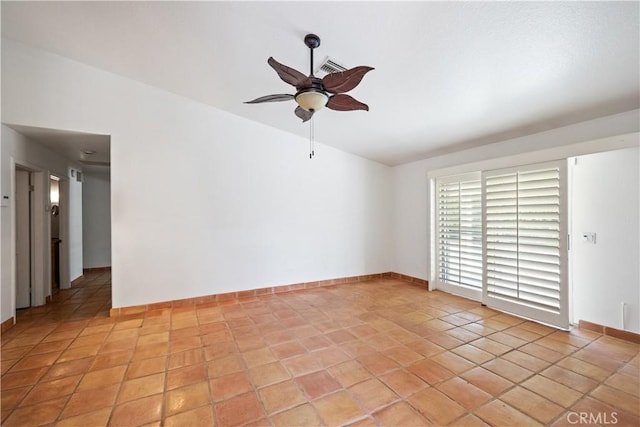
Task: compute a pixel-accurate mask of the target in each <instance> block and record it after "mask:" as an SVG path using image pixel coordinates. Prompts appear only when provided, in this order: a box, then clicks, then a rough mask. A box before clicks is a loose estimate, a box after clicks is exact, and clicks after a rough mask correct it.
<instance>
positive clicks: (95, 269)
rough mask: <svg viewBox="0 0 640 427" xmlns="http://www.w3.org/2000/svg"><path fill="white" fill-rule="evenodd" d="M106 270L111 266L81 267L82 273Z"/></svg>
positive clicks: (109, 269)
mask: <svg viewBox="0 0 640 427" xmlns="http://www.w3.org/2000/svg"><path fill="white" fill-rule="evenodd" d="M107 271H111V266H107V267H89V268H83V269H82V273H83V274H88V273H105V272H107Z"/></svg>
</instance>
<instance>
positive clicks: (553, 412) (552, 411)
mask: <svg viewBox="0 0 640 427" xmlns="http://www.w3.org/2000/svg"><path fill="white" fill-rule="evenodd" d="M500 400H502V401H504V402H506V403H508V404H510V405H511V406H513V407H514V408H516V409H518V410H519V411H521V412H523V413H524V414H526V415H529V416H530V417H531V418H535V419H536V420H538V421H540V422H541V423H544V424H548V423H549V422H551V421H552V420H553V419H555V418H556V417H557V416H558V415H560V414H561V413H562V412H563V411H564V408H563V407H562V406H559V405H556V404H555V403H553V402H551V401H550V400H547V399H545V398H544V397H542V396H539V395H537V394H535V393H533V392H531V391H529V390H527V389H524V388H522V387H514V388H512V389H511V390H509V391H507V392H506V393H504V394H503V395H502V396H500Z"/></svg>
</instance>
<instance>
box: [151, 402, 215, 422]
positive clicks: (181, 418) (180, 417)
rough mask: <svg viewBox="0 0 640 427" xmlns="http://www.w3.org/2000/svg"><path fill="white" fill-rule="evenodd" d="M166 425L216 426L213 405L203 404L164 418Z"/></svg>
mask: <svg viewBox="0 0 640 427" xmlns="http://www.w3.org/2000/svg"><path fill="white" fill-rule="evenodd" d="M163 425H164V426H165V427H200V426H214V425H215V421H214V418H213V410H212V408H211V406H209V405H206V406H201V407H199V408H196V409H192V410H190V411H185V412H182V413H180V414H177V415H173V416H170V417H167V418H165V419H164V423H163Z"/></svg>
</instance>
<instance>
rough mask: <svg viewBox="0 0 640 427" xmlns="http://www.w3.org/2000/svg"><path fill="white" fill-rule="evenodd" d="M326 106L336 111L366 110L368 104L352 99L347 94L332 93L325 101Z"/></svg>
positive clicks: (367, 109)
mask: <svg viewBox="0 0 640 427" xmlns="http://www.w3.org/2000/svg"><path fill="white" fill-rule="evenodd" d="M327 108H330V109H332V110H336V111H351V110H366V111H369V106H368V105H367V104H363V103H362V102H360V101H358V100H356V99H354V98H353V97H351V96H349V95H344V94H338V95H333V96H332V97H331V98H329V102H327Z"/></svg>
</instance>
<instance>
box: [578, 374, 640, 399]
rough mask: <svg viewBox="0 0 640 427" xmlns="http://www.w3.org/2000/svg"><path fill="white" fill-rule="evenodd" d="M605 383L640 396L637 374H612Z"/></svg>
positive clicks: (639, 383)
mask: <svg viewBox="0 0 640 427" xmlns="http://www.w3.org/2000/svg"><path fill="white" fill-rule="evenodd" d="M605 384H606V385H608V386H609V387H613V388H616V389H618V390H620V391H624V392H625V393H628V394H631V395H633V396H635V397H640V377H639V376H638V375H624V374H621V373H617V374H613V376H611V377H610V378H609V379H608V380H607V381H606V382H605ZM574 388H575V387H574Z"/></svg>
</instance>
